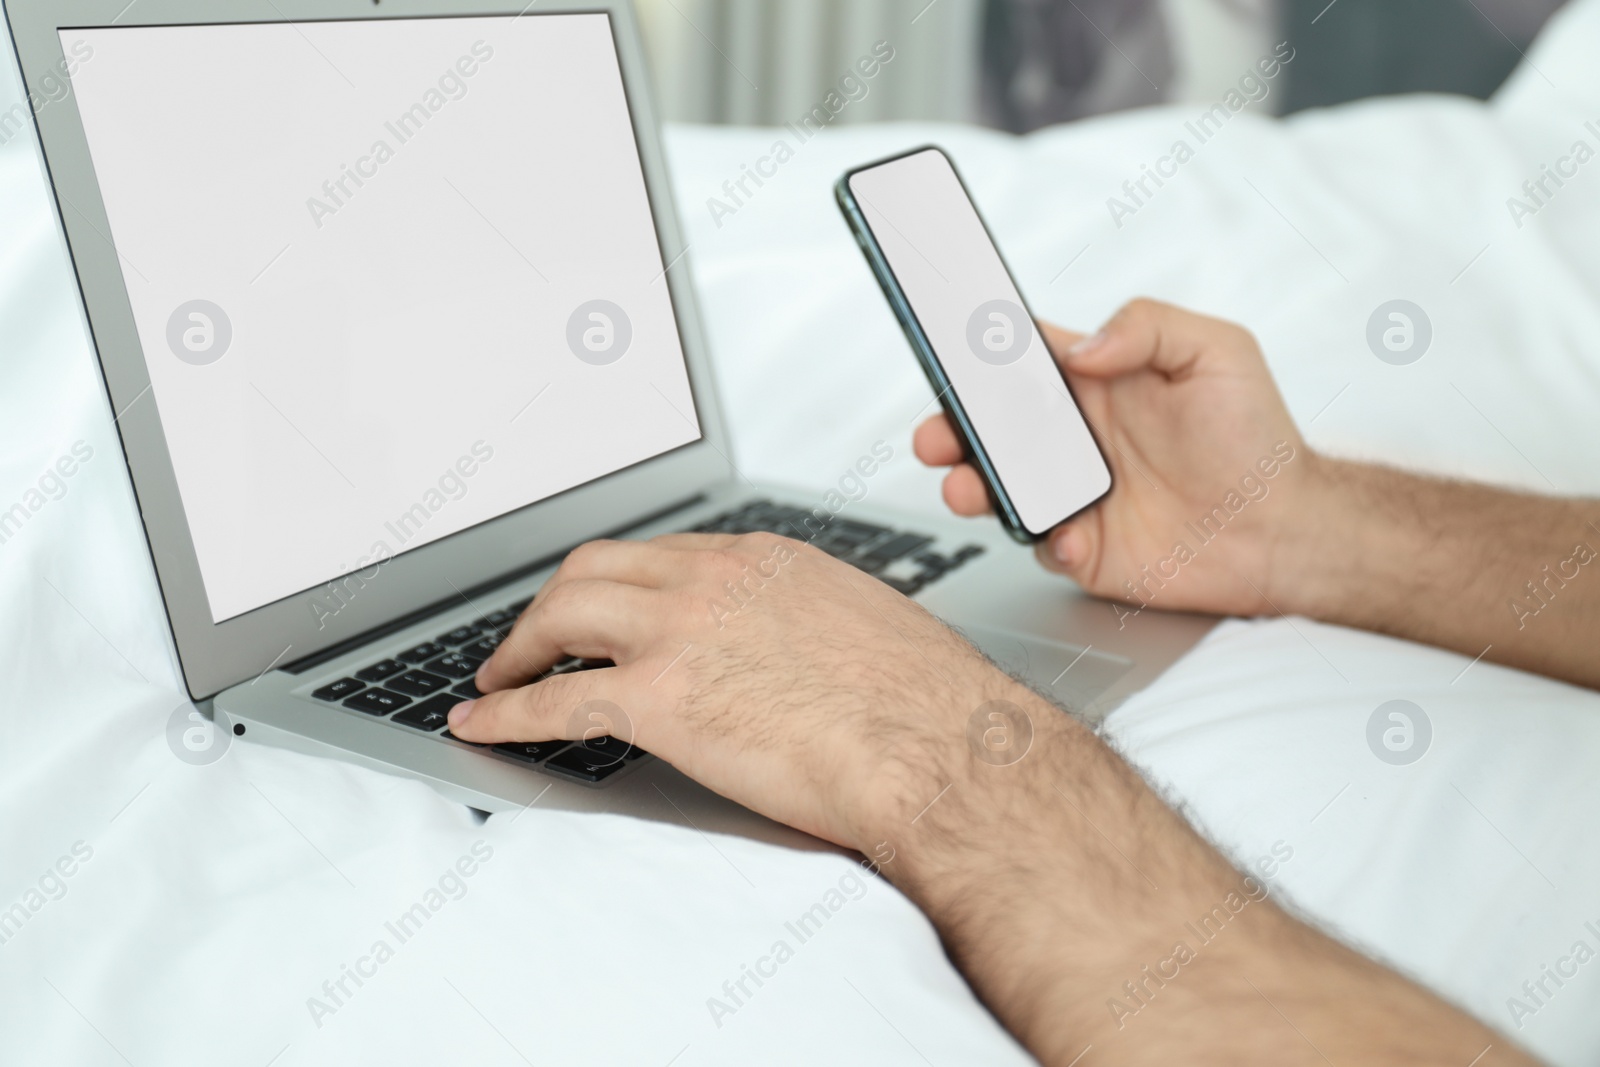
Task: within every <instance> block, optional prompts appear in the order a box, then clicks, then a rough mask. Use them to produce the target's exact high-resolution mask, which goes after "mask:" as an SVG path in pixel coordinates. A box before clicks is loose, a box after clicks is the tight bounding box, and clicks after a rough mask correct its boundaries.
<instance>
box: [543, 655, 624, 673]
mask: <svg viewBox="0 0 1600 1067" xmlns="http://www.w3.org/2000/svg"><path fill="white" fill-rule="evenodd" d="M615 666H616V664H615V663H612V662H611V661H610V660H608V659H572V658H570V657H569V658H567V659H564V660H562V661H561V662H560V663H557V664H556V665H555V666H553V667H551V668H550V673H551V674H571V673H573V672H574V671H596V670H599V669H600V668H601V667H615Z"/></svg>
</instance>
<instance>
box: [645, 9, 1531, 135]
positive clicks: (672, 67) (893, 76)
mask: <svg viewBox="0 0 1600 1067" xmlns="http://www.w3.org/2000/svg"><path fill="white" fill-rule="evenodd" d="M637 2H638V3H639V7H640V11H641V15H642V17H643V19H644V23H645V33H646V37H647V44H648V47H649V49H650V53H651V64H652V68H653V71H654V76H655V78H656V81H657V84H658V90H659V94H660V100H661V102H662V104H663V106H664V115H663V117H664V118H665V119H667V120H669V121H678V122H704V123H737V124H742V125H768V126H779V125H783V124H784V123H786V122H796V123H798V121H799V119H800V118H801V116H803V115H805V114H807V113H808V112H810V111H811V110H812V109H813V108H816V107H818V106H825V105H824V102H825V101H826V99H827V97H828V94H829V93H830V92H836V93H838V94H839V95H838V96H837V97H835V102H839V101H847V103H845V105H844V106H843V107H842V108H840V110H838V112H837V114H836V116H835V117H834V119H833V120H832V121H834V122H878V121H885V120H896V119H937V120H947V121H949V120H954V121H964V122H974V123H980V124H983V125H987V126H993V127H996V128H999V129H1006V130H1011V131H1014V132H1018V133H1021V132H1026V131H1028V130H1032V129H1036V128H1038V127H1040V126H1047V125H1051V124H1054V123H1058V122H1065V121H1069V120H1071V119H1076V118H1083V117H1086V116H1090V115H1097V114H1104V113H1107V112H1111V111H1118V110H1122V109H1125V108H1130V107H1139V106H1142V105H1147V104H1154V103H1163V102H1169V103H1183V102H1191V101H1193V102H1200V101H1204V102H1207V103H1214V102H1216V101H1217V100H1218V99H1219V98H1220V97H1221V96H1222V95H1223V94H1224V93H1226V92H1227V91H1228V90H1229V89H1230V88H1232V87H1234V86H1236V85H1237V84H1238V81H1239V79H1240V77H1241V76H1242V75H1243V74H1244V72H1245V71H1246V70H1247V69H1249V68H1251V67H1252V66H1254V64H1255V63H1256V61H1257V60H1258V59H1260V58H1261V57H1263V56H1266V55H1269V54H1270V53H1271V52H1272V50H1273V47H1274V46H1275V45H1276V44H1277V43H1278V42H1280V41H1284V40H1287V41H1289V42H1291V43H1292V45H1293V47H1294V49H1295V59H1294V63H1293V64H1292V65H1291V66H1289V67H1288V68H1286V71H1285V75H1286V83H1285V85H1284V91H1281V92H1280V91H1276V90H1275V91H1274V92H1273V94H1272V95H1271V97H1270V98H1269V99H1268V100H1267V101H1264V105H1265V106H1266V107H1268V108H1270V109H1271V110H1274V111H1276V112H1277V113H1279V114H1286V113H1289V112H1293V111H1297V110H1300V109H1302V108H1307V107H1317V106H1320V105H1326V104H1335V103H1340V102H1343V101H1346V100H1354V99H1357V98H1360V97H1365V96H1376V95H1384V94H1391V93H1404V92H1430V91H1431V92H1451V93H1463V94H1467V95H1470V96H1476V97H1487V96H1488V95H1489V94H1491V93H1492V92H1493V91H1494V90H1495V88H1496V87H1497V86H1499V84H1500V83H1501V82H1502V81H1503V80H1504V79H1505V77H1506V76H1507V75H1508V74H1509V73H1510V72H1511V69H1512V67H1514V66H1515V65H1516V62H1517V60H1518V59H1519V58H1520V57H1521V54H1522V52H1523V51H1525V50H1526V48H1527V46H1528V44H1529V43H1530V42H1531V41H1532V40H1533V38H1534V36H1535V35H1536V34H1537V33H1538V31H1539V28H1540V27H1541V26H1542V25H1543V24H1544V22H1545V21H1546V20H1547V19H1548V18H1549V16H1550V15H1551V14H1552V13H1553V12H1554V11H1555V10H1556V9H1557V8H1559V7H1560V6H1561V3H1562V0H1332V2H1331V3H1330V2H1329V0H931V2H930V0H637ZM879 41H884V42H886V43H887V44H888V46H889V47H890V48H892V49H893V50H894V53H893V59H892V60H891V61H890V62H889V63H888V64H887V65H884V66H882V69H881V70H879V71H878V73H877V74H875V75H874V76H873V77H872V78H871V79H870V80H866V81H863V82H861V84H860V87H859V88H853V87H851V86H849V85H846V86H845V87H844V88H845V90H847V91H841V87H840V81H841V79H842V78H843V77H844V76H845V75H846V74H849V73H852V72H854V70H855V68H856V65H857V63H858V61H859V60H861V59H862V57H865V56H868V55H870V54H871V52H872V48H873V45H874V44H875V43H876V42H879Z"/></svg>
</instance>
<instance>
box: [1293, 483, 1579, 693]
mask: <svg viewBox="0 0 1600 1067" xmlns="http://www.w3.org/2000/svg"><path fill="white" fill-rule="evenodd" d="M1317 466H1318V474H1317V478H1318V480H1319V482H1320V483H1321V486H1322V488H1321V490H1320V491H1319V493H1318V494H1317V497H1316V499H1317V501H1318V502H1317V504H1316V505H1315V506H1313V507H1311V508H1307V509H1305V510H1304V511H1301V512H1299V513H1298V514H1296V515H1295V516H1293V517H1291V518H1290V519H1289V524H1288V527H1287V528H1286V530H1285V532H1284V535H1283V538H1282V541H1281V544H1282V550H1281V553H1280V556H1279V558H1278V559H1277V560H1275V562H1274V569H1273V577H1272V584H1273V588H1274V593H1273V597H1272V599H1273V603H1274V604H1275V605H1276V606H1277V607H1279V608H1280V609H1281V610H1283V611H1286V612H1289V613H1291V614H1303V615H1308V616H1312V617H1315V618H1319V619H1323V620H1326V621H1329V622H1336V623H1341V624H1344V625H1348V626H1355V627H1360V628H1362V629H1368V630H1376V631H1379V632H1382V633H1389V634H1393V635H1395V636H1398V637H1405V638H1409V639H1411V640H1415V641H1422V642H1426V643H1428V644H1433V645H1439V646H1442V647H1444V648H1449V649H1453V650H1454V651H1456V652H1460V653H1462V654H1463V655H1466V656H1470V657H1477V656H1479V655H1480V654H1481V655H1484V656H1485V658H1487V659H1490V660H1494V661H1497V662H1500V663H1504V664H1507V665H1509V666H1513V667H1520V668H1523V669H1525V670H1530V671H1535V672H1538V673H1540V674H1546V675H1550V676H1552V677H1556V678H1560V679H1563V680H1565V681H1570V682H1576V683H1578V684H1580V685H1587V686H1591V687H1600V501H1592V500H1587V501H1585V500H1561V499H1555V498H1550V497H1540V496H1533V495H1531V494H1524V493H1513V492H1509V491H1506V490H1502V489H1494V488H1490V487H1488V486H1482V485H1472V484H1466V483H1460V482H1449V481H1444V480H1440V479H1435V478H1426V477H1421V476H1418V475H1413V474H1406V473H1402V472H1399V471H1394V470H1390V469H1387V468H1383V467H1377V466H1371V465H1366V464H1359V463H1348V462H1342V461H1338V460H1329V459H1324V458H1320V457H1319V458H1318V459H1317Z"/></svg>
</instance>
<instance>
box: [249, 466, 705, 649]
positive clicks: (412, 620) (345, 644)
mask: <svg viewBox="0 0 1600 1067" xmlns="http://www.w3.org/2000/svg"><path fill="white" fill-rule="evenodd" d="M705 499H706V494H704V493H696V494H695V495H694V496H691V497H689V498H688V499H686V500H682V501H679V502H678V503H676V504H669V505H667V506H666V507H664V508H661V509H660V510H658V511H653V512H651V513H650V514H648V515H646V516H644V517H643V518H641V519H639V520H638V521H636V522H631V523H629V524H628V525H627V526H623V527H619V528H617V529H614V530H610V531H607V532H605V533H601V534H596V535H595V536H596V537H603V538H610V537H624V536H626V535H627V534H628V533H630V532H632V531H633V530H637V529H639V528H640V527H642V526H648V525H650V524H651V523H653V522H659V521H660V520H662V519H664V518H666V517H667V516H669V515H672V514H674V513H676V512H679V511H683V510H685V509H687V508H691V507H693V506H694V505H696V504H699V503H701V502H703V501H704V500H705ZM576 547H577V544H572V545H568V546H567V547H566V548H563V549H561V550H559V551H556V552H551V553H549V554H548V555H545V556H541V557H540V558H538V559H536V560H534V561H533V562H531V563H525V564H523V565H522V566H520V567H517V568H516V569H515V570H511V571H507V572H506V573H504V574H501V575H497V576H496V577H494V578H490V579H489V580H488V581H486V582H480V583H478V584H477V585H475V586H473V587H472V588H470V589H468V590H466V591H465V592H464V593H463V594H462V595H463V596H465V597H467V598H468V599H472V598H474V597H477V596H480V595H485V594H488V593H491V592H493V591H494V590H496V589H499V588H500V587H502V586H506V585H510V584H511V583H512V582H515V581H517V580H518V579H520V578H525V577H527V576H528V575H530V574H533V573H535V572H536V571H540V570H543V569H544V568H546V567H548V566H550V565H551V564H553V563H556V562H558V561H559V560H561V559H562V558H563V557H565V556H566V554H567V553H568V552H570V551H571V550H572V549H574V548H576ZM460 604H461V597H458V596H450V597H446V598H444V599H443V600H438V601H435V602H434V603H432V604H429V605H427V606H426V607H421V608H418V609H417V610H416V611H412V612H408V613H407V614H405V615H402V616H401V617H400V618H398V619H392V620H390V621H389V622H386V623H383V624H382V625H379V626H374V627H372V628H371V629H368V630H363V631H362V632H361V633H359V634H356V635H355V636H354V637H347V638H345V639H344V640H343V641H340V642H339V643H338V644H336V645H330V646H328V647H327V648H324V649H322V650H321V651H318V652H313V653H311V654H310V655H309V656H303V657H301V658H300V659H297V660H293V661H292V662H289V663H285V664H282V665H281V666H280V667H279V668H278V669H279V670H282V671H287V672H288V673H290V674H304V673H305V672H306V671H309V670H311V669H313V668H315V667H320V666H322V664H324V663H329V662H331V661H333V660H336V659H338V658H339V657H340V656H343V655H344V654H345V653H347V652H352V651H354V650H355V649H358V648H360V647H361V646H363V645H369V644H371V643H373V642H374V641H377V640H380V639H381V638H384V637H387V636H389V635H390V634H393V633H399V632H400V631H401V630H404V629H405V628H406V627H408V626H412V625H414V624H416V623H419V622H421V621H422V620H423V619H426V618H429V617H431V616H434V615H442V614H443V613H445V612H446V611H453V610H455V609H456V608H457V607H459V606H460Z"/></svg>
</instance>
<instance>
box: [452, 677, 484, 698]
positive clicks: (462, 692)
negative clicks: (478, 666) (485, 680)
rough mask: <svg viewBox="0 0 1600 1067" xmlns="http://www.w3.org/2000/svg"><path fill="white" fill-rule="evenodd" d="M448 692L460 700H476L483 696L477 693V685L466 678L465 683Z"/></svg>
mask: <svg viewBox="0 0 1600 1067" xmlns="http://www.w3.org/2000/svg"><path fill="white" fill-rule="evenodd" d="M450 692H452V693H454V694H455V695H456V696H458V697H460V698H461V699H462V700H477V699H478V698H479V697H481V696H483V694H482V693H480V692H478V685H477V683H476V682H474V681H473V680H472V679H471V678H468V679H467V680H466V681H464V682H462V683H461V684H460V685H458V686H456V687H455V688H454V689H452V690H450Z"/></svg>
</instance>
